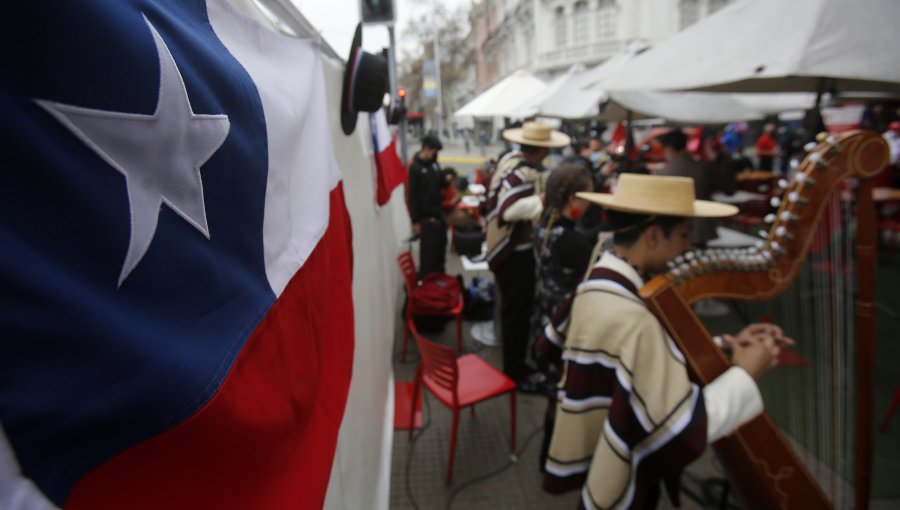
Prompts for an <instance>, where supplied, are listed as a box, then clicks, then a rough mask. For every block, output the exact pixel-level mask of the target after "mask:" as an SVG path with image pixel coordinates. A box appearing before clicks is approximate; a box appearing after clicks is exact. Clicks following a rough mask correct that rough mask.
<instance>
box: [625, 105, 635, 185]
mask: <svg viewBox="0 0 900 510" xmlns="http://www.w3.org/2000/svg"><path fill="white" fill-rule="evenodd" d="M633 120H634V114H633V113H632V111H631V110H626V111H625V171H626V172H630V171H631V166H632V165H631V153H632V151H633V150H634V137H633V136H632V135H631V124H632V121H633Z"/></svg>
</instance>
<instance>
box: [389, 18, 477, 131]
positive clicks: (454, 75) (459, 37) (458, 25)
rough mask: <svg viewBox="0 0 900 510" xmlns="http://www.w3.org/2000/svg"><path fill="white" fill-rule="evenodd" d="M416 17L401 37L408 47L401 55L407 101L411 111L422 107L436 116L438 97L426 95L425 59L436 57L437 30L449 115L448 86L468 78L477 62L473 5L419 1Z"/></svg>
mask: <svg viewBox="0 0 900 510" xmlns="http://www.w3.org/2000/svg"><path fill="white" fill-rule="evenodd" d="M413 19H414V20H415V21H413V23H412V24H411V25H410V26H409V27H408V28H407V29H406V30H404V31H403V34H402V35H401V41H402V43H403V44H401V45H400V46H401V47H403V48H413V49H411V50H408V49H407V50H404V51H403V52H402V55H401V56H400V57H399V58H398V59H397V62H398V66H399V72H398V74H399V77H400V84H401V85H403V86H405V87H407V92H408V94H407V105H408V108H409V109H410V111H412V110H419V111H423V112H425V113H426V115H428V118H430V119H432V121H433V120H434V119H435V115H434V109H435V106H436V101H435V100H434V99H430V98H425V97H423V95H422V67H423V65H422V64H423V62H424V61H425V60H433V59H434V38H435V32H436V33H437V37H438V39H439V44H440V59H441V61H440V75H441V88H440V91H441V99H442V103H443V105H444V112H443V113H444V118H445V119H446V118H448V117H449V116H448V111H447V106H448V102H447V94H446V90H448V89H449V88H451V87H452V86H453V84H456V83H458V82H460V81H462V80H464V79H465V73H466V70H467V68H468V67H469V66H471V65H473V62H474V60H473V58H472V49H471V47H470V45H469V41H468V37H469V32H470V25H469V9H468V8H465V7H459V8H456V9H450V8H448V7H447V6H446V5H444V4H443V3H441V2H440V1H439V0H426V1H424V2H421V3H418V4H417V16H415V17H414V18H413Z"/></svg>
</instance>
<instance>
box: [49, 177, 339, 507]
mask: <svg viewBox="0 0 900 510" xmlns="http://www.w3.org/2000/svg"><path fill="white" fill-rule="evenodd" d="M330 198H331V206H330V207H331V211H330V223H329V226H328V229H327V231H326V232H325V235H324V236H323V237H322V239H321V240H320V241H319V243H318V245H317V246H316V248H315V249H314V250H313V252H312V254H310V256H309V258H308V259H307V260H306V262H305V263H304V264H303V267H302V268H300V270H299V271H298V272H297V274H295V275H294V277H293V278H292V280H291V282H290V283H289V284H288V286H287V288H286V289H285V290H284V292H283V293H282V295H281V296H280V297H279V298H278V300H277V301H276V302H275V304H274V305H273V306H272V308H271V309H270V310H269V312H268V314H267V315H266V316H265V317H264V318H263V320H262V322H261V323H260V324H259V325H258V327H257V328H256V330H255V331H254V332H253V333H252V335H251V336H250V338H249V339H248V340H247V342H246V344H245V345H244V349H243V351H242V352H241V353H240V354H239V355H238V358H237V360H236V361H235V364H234V366H233V367H232V370H231V372H230V373H229V375H228V376H227V377H226V379H225V381H224V382H223V384H222V386H221V388H220V389H219V391H218V392H217V393H216V395H215V396H214V397H213V398H212V399H211V400H210V401H209V402H208V403H207V405H206V406H205V407H203V408H202V409H201V410H200V411H199V412H198V413H197V414H195V415H194V416H193V417H191V418H190V419H188V420H187V421H185V422H184V423H181V424H179V425H177V426H175V427H174V428H172V429H171V430H169V431H167V432H165V433H163V434H161V435H159V436H157V437H154V438H152V439H150V440H148V441H146V442H144V443H141V444H139V445H137V446H135V447H133V448H131V449H130V450H128V451H126V452H124V453H122V454H120V455H118V456H116V457H114V458H113V459H112V460H110V461H109V462H107V463H106V464H104V465H102V466H100V467H99V468H97V469H96V470H94V471H92V472H91V473H90V474H89V475H88V476H86V477H85V478H84V479H83V480H81V481H80V482H79V483H78V484H77V485H76V486H75V488H74V489H73V491H72V493H71V494H70V497H69V500H68V501H67V503H66V505H65V507H66V508H67V509H85V510H88V509H89V510H103V509H116V510H120V509H124V508H127V509H130V510H136V509H154V510H157V509H161V508H165V509H180V508H191V509H197V508H215V509H217V510H223V509H226V510H227V509H248V508H267V509H268V508H272V509H278V508H321V507H322V505H323V504H324V501H325V491H326V489H327V487H328V480H329V478H330V474H331V465H332V461H333V460H334V452H335V447H336V444H337V437H338V429H339V427H340V425H341V420H342V418H343V415H344V408H345V404H346V402H347V393H348V390H349V388H350V375H351V370H352V366H353V345H354V340H353V331H354V330H353V302H352V294H351V281H352V275H351V270H352V262H353V261H352V253H351V249H352V243H351V241H352V234H351V226H350V218H349V215H348V213H347V209H346V206H345V204H344V192H343V188H342V186H341V185H338V186H337V187H336V188H335V189H333V190H332V191H331V197H330ZM159 377H166V374H159Z"/></svg>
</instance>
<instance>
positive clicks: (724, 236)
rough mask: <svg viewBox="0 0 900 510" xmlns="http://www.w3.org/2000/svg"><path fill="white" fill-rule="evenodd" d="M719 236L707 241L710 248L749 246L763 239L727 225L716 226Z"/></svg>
mask: <svg viewBox="0 0 900 510" xmlns="http://www.w3.org/2000/svg"><path fill="white" fill-rule="evenodd" d="M716 233H717V234H718V237H717V238H715V239H713V240H711V241H709V242H707V243H706V246H708V247H710V248H747V247H749V246H754V245H755V244H756V243H757V242H759V241H761V240H762V238H761V237H754V236H751V235H747V234H745V233H743V232H739V231H737V230H733V229H730V228H726V227H722V226H720V227H716Z"/></svg>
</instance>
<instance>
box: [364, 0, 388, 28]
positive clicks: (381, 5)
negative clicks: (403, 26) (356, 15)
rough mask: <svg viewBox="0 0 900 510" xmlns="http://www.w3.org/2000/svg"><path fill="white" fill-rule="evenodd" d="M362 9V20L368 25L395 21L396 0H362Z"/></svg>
mask: <svg viewBox="0 0 900 510" xmlns="http://www.w3.org/2000/svg"><path fill="white" fill-rule="evenodd" d="M360 11H361V12H360V14H361V18H362V22H363V23H364V24H366V25H368V24H371V23H388V24H393V23H394V0H361V1H360Z"/></svg>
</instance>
